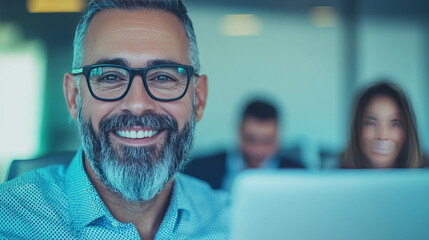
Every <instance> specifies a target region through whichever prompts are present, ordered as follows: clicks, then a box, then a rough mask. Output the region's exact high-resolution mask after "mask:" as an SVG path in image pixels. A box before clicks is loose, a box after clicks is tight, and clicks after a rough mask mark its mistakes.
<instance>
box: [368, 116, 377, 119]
mask: <svg viewBox="0 0 429 240" xmlns="http://www.w3.org/2000/svg"><path fill="white" fill-rule="evenodd" d="M365 118H369V119H371V120H377V118H376V117H373V116H365Z"/></svg>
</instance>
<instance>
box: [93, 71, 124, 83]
mask: <svg viewBox="0 0 429 240" xmlns="http://www.w3.org/2000/svg"><path fill="white" fill-rule="evenodd" d="M121 81H126V79H125V78H124V76H122V75H120V74H119V73H115V72H110V73H105V74H103V75H102V76H100V77H99V78H98V79H97V82H99V83H106V84H110V83H118V82H121Z"/></svg>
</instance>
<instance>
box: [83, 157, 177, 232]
mask: <svg viewBox="0 0 429 240" xmlns="http://www.w3.org/2000/svg"><path fill="white" fill-rule="evenodd" d="M84 167H85V172H86V173H87V175H88V177H89V180H90V181H91V183H92V185H94V188H95V189H96V190H97V192H98V194H99V195H100V198H101V199H102V200H103V202H104V204H105V205H106V207H107V208H108V209H109V211H110V213H111V214H112V216H113V217H114V218H115V219H116V220H118V221H119V222H122V223H132V224H133V225H134V226H135V227H136V228H137V231H138V232H139V234H140V237H141V238H142V239H154V238H155V235H156V233H157V232H158V229H159V226H160V225H161V223H162V219H163V218H164V215H165V213H166V211H167V208H168V205H169V202H170V197H171V193H172V187H173V183H174V181H171V182H170V183H168V184H167V186H166V187H165V188H164V189H163V190H162V191H161V192H160V193H158V194H157V195H156V196H155V197H154V198H153V199H151V200H150V201H148V202H142V203H136V202H129V201H127V200H125V199H124V198H122V196H121V195H120V194H119V193H116V192H113V191H112V190H110V189H108V188H107V187H106V185H105V184H104V183H103V181H102V180H101V179H100V178H99V177H98V176H97V174H96V173H95V172H94V170H93V169H92V167H91V164H90V163H89V161H88V159H86V157H85V160H84Z"/></svg>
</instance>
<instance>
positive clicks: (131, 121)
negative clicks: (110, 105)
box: [99, 112, 178, 132]
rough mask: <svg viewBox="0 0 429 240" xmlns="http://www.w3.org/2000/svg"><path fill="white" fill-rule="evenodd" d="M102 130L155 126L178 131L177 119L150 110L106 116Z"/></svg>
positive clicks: (156, 128) (159, 128) (160, 128)
mask: <svg viewBox="0 0 429 240" xmlns="http://www.w3.org/2000/svg"><path fill="white" fill-rule="evenodd" d="M99 126H100V132H110V131H114V130H117V129H123V128H131V127H136V126H140V127H145V128H153V129H155V130H157V131H162V130H168V131H177V130H178V124H177V121H176V120H175V119H174V118H173V117H171V116H169V115H167V114H158V113H153V112H149V113H146V114H144V115H142V116H139V117H137V116H135V115H133V114H131V113H130V112H126V113H120V114H115V115H112V116H109V117H104V118H103V119H102V120H101V121H100V124H99Z"/></svg>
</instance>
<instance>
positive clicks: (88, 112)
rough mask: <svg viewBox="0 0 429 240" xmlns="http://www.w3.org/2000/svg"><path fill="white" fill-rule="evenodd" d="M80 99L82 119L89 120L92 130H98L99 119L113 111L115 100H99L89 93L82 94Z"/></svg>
mask: <svg viewBox="0 0 429 240" xmlns="http://www.w3.org/2000/svg"><path fill="white" fill-rule="evenodd" d="M81 100H82V102H81V103H82V118H83V120H84V121H88V120H90V121H91V124H92V126H93V128H94V130H95V131H96V132H98V131H99V125H100V121H101V120H102V119H103V118H104V117H106V116H107V115H109V114H110V113H112V112H113V111H114V109H115V102H103V101H99V100H96V99H94V98H92V96H90V95H82V99H81Z"/></svg>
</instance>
